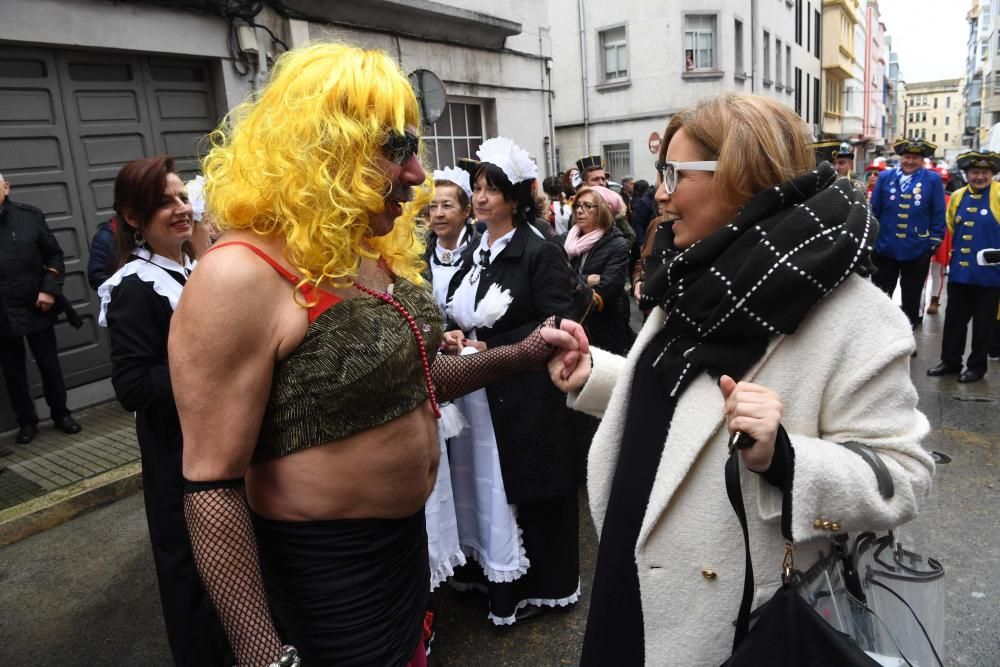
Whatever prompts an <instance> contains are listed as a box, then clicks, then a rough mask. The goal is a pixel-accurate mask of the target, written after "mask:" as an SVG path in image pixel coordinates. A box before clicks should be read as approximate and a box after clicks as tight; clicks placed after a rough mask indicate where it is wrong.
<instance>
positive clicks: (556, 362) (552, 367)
mask: <svg viewBox="0 0 1000 667" xmlns="http://www.w3.org/2000/svg"><path fill="white" fill-rule="evenodd" d="M557 321H558V323H559V328H558V329H555V328H552V327H545V328H543V329H542V330H541V333H542V337H543V338H544V339H545V342H546V343H548V344H549V345H551V346H552V347H557V348H559V349H558V350H556V352H555V354H553V355H552V357H551V358H550V359H549V362H548V368H549V377H550V378H551V379H552V384H554V385H555V386H556V388H557V389H559V390H560V391H562V392H563V393H569V392H571V391H576V390H578V389H579V388H580V387H582V386H583V385H584V383H586V382H587V378H589V377H590V368H591V366H590V342H589V341H588V340H587V334H586V332H585V331H584V330H583V327H582V326H581V325H580V324H579V323H577V322H574V321H573V320H557Z"/></svg>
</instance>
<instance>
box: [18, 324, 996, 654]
mask: <svg viewBox="0 0 1000 667" xmlns="http://www.w3.org/2000/svg"><path fill="white" fill-rule="evenodd" d="M942 313H943V311H942ZM941 320H943V314H942V315H938V316H937V317H936V318H928V321H927V322H926V323H925V325H924V329H923V330H922V331H921V332H919V333H918V344H919V351H920V356H919V357H917V358H915V359H913V363H912V376H913V379H914V381H915V382H916V384H917V386H918V388H919V391H920V396H921V408H922V409H923V411H924V412H925V413H926V414H927V416H928V418H929V419H930V421H931V424H932V426H933V429H934V430H933V432H932V434H931V436H930V437H929V438H928V440H927V441H926V443H925V444H926V447H927V448H928V449H930V450H935V451H937V452H941V453H943V454H946V455H947V457H950V459H951V462H950V463H945V464H942V465H940V466H939V467H938V473H937V477H936V483H935V488H934V491H933V493H932V496H931V498H930V499H929V501H927V502H926V504H925V506H924V511H923V513H922V514H921V516H920V517H919V518H918V519H917V520H916V521H915V522H913V523H912V524H911V525H908V526H906V527H905V528H904V529H903V530H902V531H900V533H901V534H902V535H903V536H904V540H905V542H906V543H907V545H909V544H914V545H915V546H916V547H917V548H918V551H922V552H923V553H925V554H930V555H934V556H937V557H938V558H939V559H940V560H941V561H942V562H943V564H944V566H945V568H946V570H947V588H948V598H947V614H948V619H947V624H948V625H947V639H946V646H945V660H946V663H947V664H949V665H970V666H971V665H975V666H979V667H992V666H994V665H997V664H1000V632H998V631H997V627H998V618H1000V613H998V612H1000V574H998V572H997V570H996V568H995V563H996V560H997V558H996V554H997V553H1000V519H998V514H997V508H998V507H1000V502H998V501H1000V480H998V478H997V470H998V464H1000V454H998V452H1000V418H998V409H1000V364H998V363H997V362H991V364H990V373H989V374H988V375H987V378H986V380H984V381H982V382H978V383H974V384H969V385H959V384H957V383H956V381H955V379H954V378H953V377H952V378H946V379H937V378H927V377H926V376H925V370H926V368H928V367H930V366H933V365H934V364H936V363H937V360H938V359H937V356H938V355H937V351H938V349H939V345H940V337H939V335H938V334H937V333H936V330H937V329H939V328H940V323H941ZM845 362H846V360H845ZM872 409H877V406H873V407H872ZM720 493H724V490H722V489H720ZM584 500H585V498H583V497H582V494H581V501H584ZM595 552H596V536H595V534H594V531H593V526H592V523H591V521H590V518H589V514H588V513H587V512H586V511H585V510H584V511H583V512H581V562H582V565H583V569H582V579H583V581H582V590H583V597H582V600H581V603H580V604H579V605H577V606H576V607H575V608H571V609H569V610H568V611H562V612H555V613H549V614H547V615H546V616H543V617H542V618H540V619H539V620H538V621H536V622H535V623H533V624H530V625H526V626H524V627H513V628H502V629H499V628H494V627H493V626H492V624H491V623H490V622H489V621H488V620H487V611H486V607H485V601H484V599H483V598H482V597H480V596H478V595H477V594H474V593H465V594H458V593H455V592H454V591H452V590H450V589H449V588H448V587H447V585H445V586H443V587H442V589H440V590H439V592H438V593H437V594H436V595H435V601H436V603H437V607H438V623H437V641H436V642H435V643H434V645H433V653H432V656H431V664H432V665H436V666H445V665H480V666H501V665H532V666H535V665H573V664H576V663H577V661H578V658H579V650H580V644H581V639H582V635H583V630H584V627H585V625H586V613H587V604H588V602H589V588H590V586H589V585H590V578H591V576H592V573H593V564H594V558H595ZM679 603H682V602H680V601H679ZM0 664H2V665H4V666H5V667H22V666H24V667H27V666H29V665H30V666H32V667H38V666H39V665H43V666H48V665H58V666H60V667H74V666H77V665H79V666H81V667H82V666H84V665H99V664H116V665H142V666H147V665H149V666H158V665H169V664H170V659H169V655H168V651H167V646H166V642H165V639H164V637H163V627H162V622H161V621H160V618H159V602H158V598H157V590H156V584H155V579H154V576H153V564H152V559H151V556H150V550H149V544H148V538H147V534H146V527H145V517H144V514H143V505H142V497H141V495H134V496H132V497H130V498H127V499H126V500H123V501H120V502H118V503H116V504H114V505H111V506H108V507H105V508H103V509H100V510H98V511H95V512H93V513H91V514H88V515H86V516H83V517H81V518H78V519H75V520H73V521H70V522H69V523H66V524H64V525H62V526H60V527H58V528H55V529H52V530H49V531H47V532H45V533H42V534H39V535H36V536H34V537H31V538H28V539H26V540H23V541H21V542H18V543H15V544H13V545H11V546H9V547H6V548H4V549H0Z"/></svg>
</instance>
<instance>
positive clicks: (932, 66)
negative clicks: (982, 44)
mask: <svg viewBox="0 0 1000 667" xmlns="http://www.w3.org/2000/svg"><path fill="white" fill-rule="evenodd" d="M861 4H862V7H864V4H865V3H861ZM878 6H879V10H880V11H881V14H882V22H883V23H885V30H886V33H887V34H889V35H891V36H892V50H893V51H895V52H896V53H898V54H899V69H900V71H901V72H902V78H903V80H904V81H906V82H907V83H915V82H917V81H935V80H937V79H960V78H964V77H965V53H966V44H967V42H968V39H969V24H968V23H967V22H966V20H965V15H966V14H967V13H968V11H969V9H970V8H971V7H972V2H971V0H943V1H942V0H879V3H878Z"/></svg>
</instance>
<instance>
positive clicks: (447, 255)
mask: <svg viewBox="0 0 1000 667" xmlns="http://www.w3.org/2000/svg"><path fill="white" fill-rule="evenodd" d="M468 236H469V228H468V227H467V226H466V225H464V224H463V225H462V231H461V232H460V233H459V235H458V244H457V245H456V246H455V249H454V250H448V249H447V248H442V247H441V243H440V242H439V241H440V240H438V241H435V243H434V254H435V255H437V258H438V260H439V261H440V262H441V263H442V264H444V265H446V266H448V265H452V264H461V259H462V251H463V250H465V246H466V245H467V244H468V240H469V239H468Z"/></svg>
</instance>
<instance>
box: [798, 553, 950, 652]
mask: <svg viewBox="0 0 1000 667" xmlns="http://www.w3.org/2000/svg"><path fill="white" fill-rule="evenodd" d="M843 548H845V547H842V546H840V545H837V544H834V545H832V548H831V552H830V553H829V554H821V556H820V559H819V560H818V561H817V562H816V564H815V565H813V567H811V568H810V569H809V570H808V571H806V572H804V573H800V574H799V575H798V580H797V589H798V592H799V594H800V595H801V596H802V597H803V599H805V601H806V602H807V603H808V604H809V606H810V607H812V608H813V610H815V611H816V613H818V614H819V615H820V616H821V617H822V618H823V619H825V620H826V621H827V622H828V623H829V624H830V625H831V626H833V627H834V628H835V629H837V630H838V631H839V632H842V633H844V634H846V635H848V636H850V637H851V638H852V639H853V640H854V641H855V642H856V643H857V644H858V646H860V647H861V648H862V649H863V650H864V651H865V653H867V654H868V655H869V657H871V658H872V659H874V660H875V661H876V662H878V663H879V664H880V665H883V666H884V667H901V666H904V665H910V666H912V667H938V666H939V665H940V666H942V667H943V664H944V663H943V661H942V659H941V658H940V657H939V656H940V647H941V646H942V644H943V641H944V568H943V567H942V566H941V564H940V563H939V562H937V561H936V560H934V559H932V558H931V559H925V558H923V557H921V556H919V555H918V554H915V553H913V552H909V551H906V550H905V549H903V548H902V546H900V545H899V544H898V543H897V542H896V541H895V538H894V536H893V534H892V533H889V534H888V535H885V536H883V537H876V536H875V535H874V534H872V533H865V534H863V535H861V536H859V537H858V538H857V539H856V540H855V543H854V548H853V550H852V556H853V563H854V564H855V566H856V568H855V571H857V572H858V573H859V574H860V591H861V593H862V596H863V597H864V598H865V600H859V599H858V598H857V597H855V596H854V595H852V594H851V592H850V590H849V589H850V586H849V582H848V581H847V578H846V577H845V574H844V573H845V559H844V556H845V554H844V553H843V552H842V551H841V549H843ZM856 585H857V584H855V586H856ZM855 590H857V589H855ZM901 600H905V603H904V602H902V601H901ZM907 604H909V606H910V608H912V611H911V609H910V608H907V606H906V605H907Z"/></svg>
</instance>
